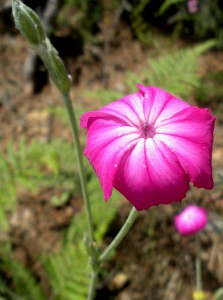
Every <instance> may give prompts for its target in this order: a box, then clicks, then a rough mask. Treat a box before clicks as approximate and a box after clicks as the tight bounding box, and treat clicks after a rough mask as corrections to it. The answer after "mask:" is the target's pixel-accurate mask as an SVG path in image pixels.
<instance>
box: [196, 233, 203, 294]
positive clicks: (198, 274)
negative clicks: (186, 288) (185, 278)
mask: <svg viewBox="0 0 223 300" xmlns="http://www.w3.org/2000/svg"><path fill="white" fill-rule="evenodd" d="M195 244H196V289H197V291H198V292H201V291H202V278H201V251H200V239H199V234H196V236H195Z"/></svg>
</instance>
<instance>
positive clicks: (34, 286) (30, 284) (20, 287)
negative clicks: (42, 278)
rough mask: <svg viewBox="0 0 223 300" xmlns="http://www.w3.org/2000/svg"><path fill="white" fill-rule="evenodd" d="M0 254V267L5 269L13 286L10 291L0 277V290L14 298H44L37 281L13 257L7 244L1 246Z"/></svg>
mask: <svg viewBox="0 0 223 300" xmlns="http://www.w3.org/2000/svg"><path fill="white" fill-rule="evenodd" d="M0 255H1V263H0V268H1V269H3V270H7V273H8V274H9V275H10V276H11V278H12V284H13V286H14V290H13V291H12V290H11V289H10V287H9V286H8V285H7V282H6V281H5V279H3V278H1V282H0V290H1V292H2V293H4V294H5V295H8V296H10V299H14V300H46V298H45V296H44V294H43V292H42V290H41V288H40V285H39V283H38V281H37V280H36V279H35V277H34V276H33V275H32V274H31V273H30V272H29V271H28V270H27V269H26V268H25V267H24V266H22V265H21V264H20V263H19V262H18V261H16V260H15V259H13V257H12V254H11V249H10V247H9V246H8V245H4V246H3V247H1V252H0ZM7 299H8V298H7Z"/></svg>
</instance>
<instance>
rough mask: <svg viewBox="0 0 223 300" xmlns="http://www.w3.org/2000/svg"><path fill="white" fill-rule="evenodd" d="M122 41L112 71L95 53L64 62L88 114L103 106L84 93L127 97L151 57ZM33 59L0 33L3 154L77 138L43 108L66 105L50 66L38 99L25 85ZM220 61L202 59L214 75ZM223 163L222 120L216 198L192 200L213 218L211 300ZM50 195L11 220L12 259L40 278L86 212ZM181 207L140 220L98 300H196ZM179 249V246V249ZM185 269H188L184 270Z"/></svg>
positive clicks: (14, 38) (207, 278)
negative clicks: (53, 201) (179, 221)
mask: <svg viewBox="0 0 223 300" xmlns="http://www.w3.org/2000/svg"><path fill="white" fill-rule="evenodd" d="M122 39H123V42H122V43H120V44H119V47H113V48H111V49H110V52H109V53H108V54H107V56H106V60H105V62H106V70H105V62H102V61H99V60H98V59H95V58H94V57H93V56H91V55H90V54H89V52H86V53H83V54H82V55H78V56H76V57H74V58H72V57H65V63H66V66H67V68H68V70H69V72H70V74H71V75H72V77H73V81H74V84H73V87H72V96H73V99H74V102H77V103H78V101H82V102H84V103H86V110H87V109H88V108H89V107H94V108H95V107H97V105H98V104H97V103H89V100H88V99H87V98H86V97H84V96H81V91H84V90H89V91H90V90H94V89H97V88H99V87H102V86H106V87H109V88H112V89H114V90H117V91H120V92H123V93H125V92H126V93H128V91H127V89H126V86H125V83H124V71H125V70H127V69H128V70H132V71H134V72H136V73H137V72H140V68H141V67H142V66H143V64H144V61H145V57H148V55H149V51H150V49H149V48H146V47H142V46H141V45H140V43H139V42H137V41H134V40H132V38H131V37H130V35H129V34H128V32H123V37H122ZM29 53H30V50H27V44H26V42H25V41H24V39H23V38H22V37H21V36H20V35H18V34H15V32H4V33H3V32H2V33H0V147H1V151H4V149H5V147H6V144H7V142H8V141H9V140H14V141H15V142H16V141H18V140H19V139H20V138H21V136H22V135H25V136H26V137H27V139H28V141H32V140H33V139H39V140H47V139H48V138H49V135H51V134H52V135H53V136H58V137H61V136H63V137H64V138H66V139H68V140H71V135H70V131H69V129H67V128H65V127H61V126H60V127H59V128H58V127H57V124H53V125H52V126H50V125H49V115H48V114H47V113H46V112H45V111H44V109H45V108H46V107H49V106H54V105H58V104H61V99H60V95H59V93H58V92H57V90H56V89H55V87H54V86H53V85H52V84H51V83H49V82H47V75H46V71H45V69H44V67H43V66H42V65H41V64H40V65H39V66H38V77H37V79H36V78H35V80H37V82H36V84H40V87H41V84H42V83H41V80H40V79H41V78H42V79H44V80H45V81H46V84H43V86H42V87H41V88H40V87H39V88H38V89H39V92H38V93H33V86H32V85H30V83H27V82H26V81H25V77H24V62H25V61H26V59H27V57H28V55H29ZM222 58H223V53H220V52H219V53H217V54H216V53H208V54H206V55H204V56H203V58H202V60H201V72H208V71H209V70H211V69H215V70H219V71H222V72H223V64H219V61H220V60H221V61H222ZM89 70H90V71H89ZM38 80H39V81H38ZM44 80H43V83H44ZM222 98H223V97H222ZM221 101H222V99H221ZM213 109H214V110H215V111H218V110H219V109H221V107H220V104H219V107H218V106H216V105H215V106H214V105H213ZM43 111H44V112H43ZM222 157H223V128H222V120H221V119H219V121H217V124H216V129H215V142H214V151H213V167H214V178H215V182H216V186H215V189H214V190H213V191H211V192H207V191H203V190H196V189H193V191H192V192H190V193H189V195H188V199H189V200H191V201H193V203H197V204H200V203H202V205H206V207H207V208H208V209H209V211H210V212H211V213H210V225H209V226H208V227H207V230H206V231H205V233H204V234H203V235H202V246H203V247H202V249H203V252H202V260H203V265H204V266H205V267H204V272H203V275H204V286H205V287H206V290H207V295H208V298H207V299H213V292H214V290H215V289H216V288H218V287H219V286H220V285H223V268H222V267H220V264H221V266H222V260H223V239H222V237H221V238H220V236H219V235H217V234H213V233H212V230H211V224H212V225H213V224H216V223H217V225H218V226H220V228H223V227H222V226H223V219H222V218H221V217H222V216H223V187H222V186H223V185H222V182H221V180H220V179H219V178H220V177H219V174H221V175H222V174H223V160H222ZM51 193H52V191H50V190H46V191H45V192H44V193H41V195H30V194H29V195H25V197H24V198H23V199H20V202H19V205H18V209H17V211H16V212H15V213H12V214H10V215H9V222H10V230H9V232H8V233H7V238H9V239H11V241H12V243H13V246H14V255H15V257H16V258H17V259H19V260H20V261H21V262H22V263H23V264H25V265H27V266H29V267H30V268H31V269H32V271H33V270H34V271H35V272H36V274H38V276H41V274H42V273H41V268H40V267H39V265H38V263H37V262H36V257H37V255H39V254H40V253H42V252H43V251H52V250H53V249H55V248H58V247H59V246H60V229H61V228H64V227H66V226H67V225H68V223H69V220H70V219H71V218H73V216H74V215H75V214H76V213H77V212H78V211H79V210H80V209H81V206H82V203H81V200H80V199H72V201H70V203H69V205H68V206H66V207H63V208H62V209H60V210H57V209H55V208H53V207H52V206H51V205H50V203H49V202H48V199H49V196H50V195H51ZM51 196H52V195H51ZM180 205H181V204H176V205H173V206H166V207H161V208H159V209H157V208H153V209H151V210H150V211H149V212H143V213H142V214H141V216H140V218H139V219H138V221H137V222H136V224H135V226H134V228H133V230H132V231H131V233H130V234H129V235H128V236H127V237H126V238H125V240H124V242H123V243H122V245H121V246H120V247H119V249H118V251H117V254H116V256H115V258H114V259H113V261H111V262H108V263H106V269H107V271H108V277H107V278H106V279H105V280H103V281H102V283H101V284H99V287H98V295H97V297H96V299H114V300H144V299H151V300H160V299H161V298H160V295H161V294H160V289H163V290H164V292H163V294H162V295H163V298H162V299H166V300H168V299H169V300H170V299H171V300H174V299H180V300H190V299H192V297H191V289H193V284H194V283H193V282H194V281H193V275H194V270H193V268H194V267H193V261H194V247H193V240H192V238H188V237H185V238H182V237H179V235H178V234H177V233H176V231H175V229H174V226H173V224H172V219H171V218H172V217H171V216H172V215H173V212H174V211H177V210H178V209H179V206H180ZM129 208H130V206H129V205H128V203H126V202H125V201H123V205H122V209H121V210H120V212H119V215H118V216H117V220H116V221H115V222H114V223H113V224H112V225H111V228H110V230H109V232H108V233H107V235H106V241H109V240H110V239H111V237H112V236H113V235H114V233H115V232H116V231H117V230H118V228H119V226H121V224H122V223H123V221H124V220H125V218H126V216H127V214H128V211H129ZM154 216H155V219H156V220H157V221H156V222H155V224H154V231H153V232H152V233H151V234H152V240H153V243H150V242H149V238H150V235H149V234H148V228H151V223H150V217H152V219H153V220H154ZM162 233H165V235H163V234H162ZM1 235H2V236H1V237H0V239H4V238H5V234H3V233H1ZM46 241H47V242H46ZM173 244H175V245H177V246H174V247H173V246H172V245H173ZM154 249H155V251H154ZM163 249H165V252H163ZM167 249H168V251H167ZM179 249H180V250H182V249H183V250H182V251H180V250H179ZM179 252H182V257H179ZM154 253H156V255H154ZM180 263H181V264H182V265H184V267H180V266H179V264H180ZM213 274H215V276H213ZM182 278H183V279H182ZM176 282H178V283H179V285H183V291H184V293H183V296H182V294H181V296H180V298H179V295H178V294H177V292H176V290H175V287H176ZM43 286H44V283H43ZM45 288H46V287H45Z"/></svg>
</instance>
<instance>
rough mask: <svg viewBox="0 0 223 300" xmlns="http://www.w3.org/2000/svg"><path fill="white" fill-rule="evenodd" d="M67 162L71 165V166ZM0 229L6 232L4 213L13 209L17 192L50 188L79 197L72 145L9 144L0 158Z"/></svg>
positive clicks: (54, 143) (51, 143)
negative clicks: (75, 194) (74, 192)
mask: <svg viewBox="0 0 223 300" xmlns="http://www.w3.org/2000/svg"><path fill="white" fill-rule="evenodd" d="M70 160H72V161H73V162H74V164H71V163H70ZM0 181H1V185H0V226H1V227H2V228H3V229H7V228H8V223H7V217H6V214H5V212H6V211H12V210H14V209H15V207H16V204H17V199H18V197H19V193H20V191H23V192H24V191H27V192H38V191H39V190H41V188H46V187H53V188H54V189H55V190H56V189H60V190H61V189H65V190H66V192H69V191H73V189H74V188H76V192H77V193H79V190H80V189H79V179H78V177H77V173H76V172H75V156H74V153H73V149H72V145H70V144H68V143H66V142H63V141H62V140H53V141H52V142H50V143H47V142H39V141H34V142H32V143H31V144H30V145H28V144H27V143H26V141H25V139H21V141H20V142H19V145H18V146H17V147H16V146H14V145H13V144H12V142H10V143H9V144H8V147H7V149H6V151H5V153H3V154H0Z"/></svg>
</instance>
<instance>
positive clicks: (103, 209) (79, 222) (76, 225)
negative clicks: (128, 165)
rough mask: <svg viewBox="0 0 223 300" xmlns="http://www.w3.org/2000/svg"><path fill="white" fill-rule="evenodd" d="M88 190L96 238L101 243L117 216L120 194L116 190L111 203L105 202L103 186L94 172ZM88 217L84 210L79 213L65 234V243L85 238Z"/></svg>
mask: <svg viewBox="0 0 223 300" xmlns="http://www.w3.org/2000/svg"><path fill="white" fill-rule="evenodd" d="M88 190H89V195H90V201H91V211H92V216H93V225H94V232H95V237H96V240H97V241H98V242H99V243H100V242H101V241H102V238H103V236H104V234H105V233H106V231H107V229H108V226H109V225H110V223H111V222H112V220H113V219H114V218H115V216H116V213H117V211H118V205H117V203H118V201H119V200H120V194H119V193H118V192H116V191H114V193H113V195H112V198H111V199H110V200H109V204H107V203H105V202H104V199H103V194H102V188H101V186H100V183H99V181H98V178H97V177H96V175H95V174H93V173H92V175H91V178H90V180H89V181H88ZM86 229H87V225H86V217H85V213H84V211H83V212H81V213H80V214H79V215H77V216H76V217H75V218H74V219H73V220H72V222H71V224H70V226H69V228H68V230H67V232H66V236H65V244H70V243H72V242H74V241H75V240H78V239H81V238H83V236H84V234H85V233H86Z"/></svg>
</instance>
